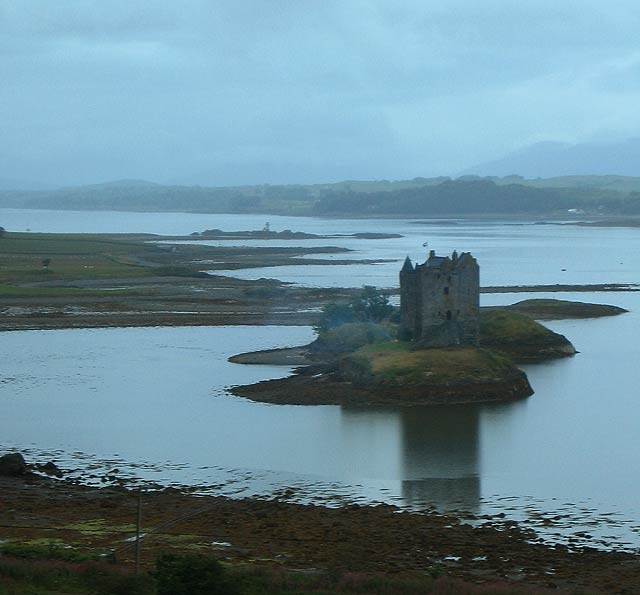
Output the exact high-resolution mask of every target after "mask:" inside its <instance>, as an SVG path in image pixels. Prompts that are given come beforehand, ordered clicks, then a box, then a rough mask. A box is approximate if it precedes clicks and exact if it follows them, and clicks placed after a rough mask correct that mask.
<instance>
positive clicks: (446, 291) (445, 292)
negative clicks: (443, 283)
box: [444, 287, 449, 295]
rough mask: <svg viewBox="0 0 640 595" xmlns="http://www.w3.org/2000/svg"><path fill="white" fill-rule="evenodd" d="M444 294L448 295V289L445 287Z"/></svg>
mask: <svg viewBox="0 0 640 595" xmlns="http://www.w3.org/2000/svg"><path fill="white" fill-rule="evenodd" d="M444 294H445V295H449V288H448V287H445V288H444Z"/></svg>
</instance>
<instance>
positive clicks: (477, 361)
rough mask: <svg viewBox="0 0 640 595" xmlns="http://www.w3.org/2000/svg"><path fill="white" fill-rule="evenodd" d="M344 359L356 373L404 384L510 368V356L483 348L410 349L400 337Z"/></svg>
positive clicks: (460, 378)
mask: <svg viewBox="0 0 640 595" xmlns="http://www.w3.org/2000/svg"><path fill="white" fill-rule="evenodd" d="M346 360H347V362H348V363H347V365H350V366H351V367H352V369H354V371H355V373H356V374H358V371H359V372H360V374H362V375H363V376H367V375H368V376H370V379H371V380H373V381H374V382H381V383H389V382H391V383H395V382H397V381H398V382H402V383H403V384H405V385H411V384H420V383H424V382H447V381H456V382H460V381H462V382H464V381H465V380H467V379H474V380H478V379H481V378H491V377H495V376H497V375H499V374H501V373H503V372H505V371H506V370H508V369H511V368H512V363H511V360H509V358H507V357H505V356H502V355H499V354H497V353H494V352H492V351H488V350H485V349H476V348H474V347H464V348H450V349H416V350H412V344H411V343H407V342H401V341H394V342H387V343H377V344H374V345H368V346H366V347H362V348H360V349H358V350H357V351H355V352H354V353H353V354H351V355H349V356H347V357H346Z"/></svg>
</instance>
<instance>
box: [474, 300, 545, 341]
mask: <svg viewBox="0 0 640 595" xmlns="http://www.w3.org/2000/svg"><path fill="white" fill-rule="evenodd" d="M554 334H555V333H553V331H551V330H549V329H548V328H546V327H544V326H542V325H541V324H540V323H538V322H536V321H535V320H533V319H532V318H531V317H529V316H526V315H524V314H519V313H518V312H511V311H509V310H507V309H506V308H495V309H494V308H490V309H486V310H485V309H483V310H481V311H480V342H481V343H482V344H483V345H499V344H510V343H518V342H526V343H535V342H537V341H539V340H546V339H548V338H549V337H552V336H554Z"/></svg>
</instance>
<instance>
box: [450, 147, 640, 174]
mask: <svg viewBox="0 0 640 595" xmlns="http://www.w3.org/2000/svg"><path fill="white" fill-rule="evenodd" d="M462 174H476V175H480V176H500V177H502V176H509V175H511V174H518V175H520V176H523V177H525V178H553V177H558V176H574V175H579V176H584V175H588V176H593V175H598V176H602V175H605V176H609V175H618V176H640V138H630V139H628V140H625V141H621V142H615V143H581V144H576V145H569V144H565V143H556V142H542V143H536V144H534V145H530V146H528V147H525V148H524V149H521V150H519V151H516V152H514V153H511V154H509V155H506V156H505V157H503V158H502V159H497V160H495V161H489V162H487V163H481V164H479V165H476V166H474V167H471V168H469V169H467V170H465V171H464V172H462Z"/></svg>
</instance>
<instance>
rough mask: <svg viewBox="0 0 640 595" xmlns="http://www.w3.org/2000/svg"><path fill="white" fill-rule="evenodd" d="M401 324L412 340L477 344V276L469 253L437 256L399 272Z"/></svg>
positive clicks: (478, 309) (478, 294) (478, 284)
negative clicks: (449, 256) (444, 256)
mask: <svg viewBox="0 0 640 595" xmlns="http://www.w3.org/2000/svg"><path fill="white" fill-rule="evenodd" d="M400 310H401V324H402V328H403V330H404V331H405V333H410V334H411V335H412V336H413V338H414V340H415V341H417V342H421V343H423V344H430V345H432V346H451V345H468V344H477V343H478V336H479V316H480V278H479V268H478V264H477V262H476V260H475V259H474V258H473V257H472V256H471V255H470V254H462V255H461V256H460V257H459V258H458V256H457V255H456V254H455V253H454V254H453V255H452V258H448V257H446V258H442V257H436V256H435V254H434V253H433V252H432V253H431V255H430V258H429V259H428V260H427V262H425V263H424V264H421V265H417V266H416V267H415V269H413V267H411V268H410V269H409V268H407V267H406V264H405V267H403V271H402V272H401V274H400Z"/></svg>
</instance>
